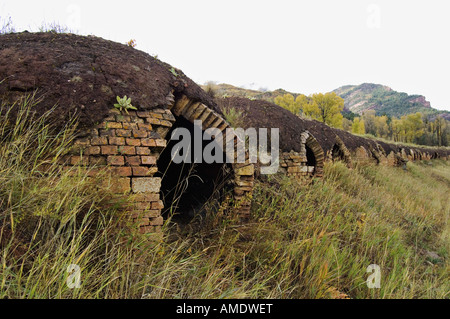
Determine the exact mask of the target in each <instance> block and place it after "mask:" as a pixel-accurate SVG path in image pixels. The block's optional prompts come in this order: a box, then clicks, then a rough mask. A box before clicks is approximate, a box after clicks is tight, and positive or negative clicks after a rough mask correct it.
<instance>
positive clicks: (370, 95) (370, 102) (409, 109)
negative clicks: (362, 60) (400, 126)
mask: <svg viewBox="0 0 450 319" xmlns="http://www.w3.org/2000/svg"><path fill="white" fill-rule="evenodd" d="M333 92H335V93H336V94H337V95H339V96H340V97H342V98H343V99H344V100H345V106H344V107H345V109H347V110H349V111H351V112H353V113H356V114H361V113H363V112H364V111H366V110H375V112H376V114H377V115H384V114H386V115H389V116H395V117H400V116H402V115H406V114H411V113H416V112H421V113H423V114H427V115H431V117H434V116H436V115H442V116H443V117H445V118H446V119H447V120H450V112H447V111H441V110H436V109H433V108H432V107H431V104H430V102H428V101H427V100H426V98H425V97H424V96H422V95H408V94H407V93H402V92H397V91H394V90H393V89H391V88H390V87H388V86H384V85H380V84H373V83H363V84H361V85H346V86H343V87H340V88H338V89H336V90H334V91H333Z"/></svg>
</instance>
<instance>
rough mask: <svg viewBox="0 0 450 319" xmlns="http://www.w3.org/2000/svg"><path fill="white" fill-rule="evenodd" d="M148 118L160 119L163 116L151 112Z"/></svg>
mask: <svg viewBox="0 0 450 319" xmlns="http://www.w3.org/2000/svg"><path fill="white" fill-rule="evenodd" d="M150 116H151V117H152V118H154V119H162V118H163V115H162V114H161V113H156V112H151V113H150Z"/></svg>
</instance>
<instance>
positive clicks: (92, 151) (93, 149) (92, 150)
mask: <svg viewBox="0 0 450 319" xmlns="http://www.w3.org/2000/svg"><path fill="white" fill-rule="evenodd" d="M100 151H101V149H100V146H89V147H88V148H86V151H85V154H86V155H99V154H100Z"/></svg>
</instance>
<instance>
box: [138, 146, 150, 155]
mask: <svg viewBox="0 0 450 319" xmlns="http://www.w3.org/2000/svg"><path fill="white" fill-rule="evenodd" d="M136 153H137V154H138V155H150V149H149V148H148V147H136Z"/></svg>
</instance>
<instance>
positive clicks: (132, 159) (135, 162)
mask: <svg viewBox="0 0 450 319" xmlns="http://www.w3.org/2000/svg"><path fill="white" fill-rule="evenodd" d="M125 161H126V163H127V164H128V165H131V166H139V165H141V158H140V157H139V156H126V157H125Z"/></svg>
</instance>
